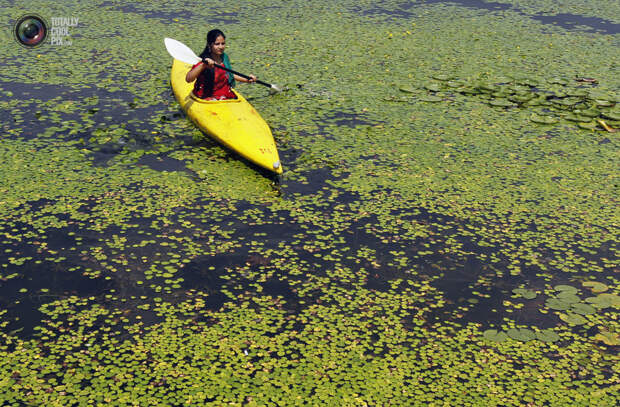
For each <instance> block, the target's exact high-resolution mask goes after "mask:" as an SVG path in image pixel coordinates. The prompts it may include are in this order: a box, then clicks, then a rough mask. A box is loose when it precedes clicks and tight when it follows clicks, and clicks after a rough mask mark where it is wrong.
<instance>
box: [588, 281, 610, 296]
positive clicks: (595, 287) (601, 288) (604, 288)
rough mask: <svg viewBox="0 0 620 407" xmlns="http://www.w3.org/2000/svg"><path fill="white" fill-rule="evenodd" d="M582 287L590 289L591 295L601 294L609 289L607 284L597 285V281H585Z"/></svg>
mask: <svg viewBox="0 0 620 407" xmlns="http://www.w3.org/2000/svg"><path fill="white" fill-rule="evenodd" d="M582 285H583V286H584V287H588V288H589V289H591V290H592V292H593V293H602V292H605V291H607V289H608V288H609V287H608V286H607V284H603V283H599V282H598V281H585V282H584V283H583V284H582Z"/></svg>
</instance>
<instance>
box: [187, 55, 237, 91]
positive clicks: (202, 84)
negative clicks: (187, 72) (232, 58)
mask: <svg viewBox="0 0 620 407" xmlns="http://www.w3.org/2000/svg"><path fill="white" fill-rule="evenodd" d="M201 63H202V62H198V63H197V64H196V65H194V66H192V69H194V68H195V67H197V66H198V65H200V64H201ZM214 70H215V78H214V79H213V92H212V93H211V94H210V95H207V92H206V88H207V86H206V81H207V76H206V75H203V74H204V73H205V71H202V72H201V73H200V75H198V78H196V81H195V82H194V95H196V96H198V97H199V98H200V99H217V100H221V99H235V98H236V96H235V94H234V93H233V92H232V90H230V84H229V83H228V75H227V74H226V71H225V70H223V69H220V68H214Z"/></svg>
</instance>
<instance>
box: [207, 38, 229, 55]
mask: <svg viewBox="0 0 620 407" xmlns="http://www.w3.org/2000/svg"><path fill="white" fill-rule="evenodd" d="M225 48H226V39H225V38H224V37H223V36H221V35H218V37H217V38H216V39H215V42H214V43H213V44H211V53H212V54H213V55H222V54H223V53H224V49H225Z"/></svg>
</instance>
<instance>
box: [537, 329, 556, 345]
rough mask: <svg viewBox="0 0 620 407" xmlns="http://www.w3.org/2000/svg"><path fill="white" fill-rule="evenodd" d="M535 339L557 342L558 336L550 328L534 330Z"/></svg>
mask: <svg viewBox="0 0 620 407" xmlns="http://www.w3.org/2000/svg"><path fill="white" fill-rule="evenodd" d="M536 339H538V340H540V341H543V342H557V341H559V340H560V336H559V335H558V334H557V333H555V332H554V331H552V330H550V329H545V330H544V331H538V332H536Z"/></svg>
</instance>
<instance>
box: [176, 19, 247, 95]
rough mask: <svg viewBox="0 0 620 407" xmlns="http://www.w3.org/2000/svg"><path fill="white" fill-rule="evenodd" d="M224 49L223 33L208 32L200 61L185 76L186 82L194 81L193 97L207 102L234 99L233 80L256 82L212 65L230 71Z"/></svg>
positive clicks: (224, 39) (224, 37) (218, 31)
mask: <svg viewBox="0 0 620 407" xmlns="http://www.w3.org/2000/svg"><path fill="white" fill-rule="evenodd" d="M224 49H226V36H225V35H224V33H223V32H222V31H220V30H217V29H215V30H211V31H209V33H208V34H207V45H206V47H205V49H204V51H202V53H201V54H200V58H202V61H200V62H198V63H197V64H196V65H194V66H192V69H190V71H189V72H188V73H187V75H186V76H185V80H186V81H187V82H192V81H194V80H195V81H196V82H195V83H194V95H195V96H197V97H199V98H201V99H208V100H222V99H235V98H236V96H235V94H234V93H233V92H232V90H231V88H232V87H233V86H235V80H237V81H239V82H250V83H253V82H255V81H256V76H254V75H250V79H246V78H242V77H240V76H238V75H234V74H232V73H230V72H227V71H224V70H223V69H219V68H215V67H214V64H219V65H224V66H225V67H226V68H229V69H230V60H229V59H228V55H226V53H225V52H224Z"/></svg>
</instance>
